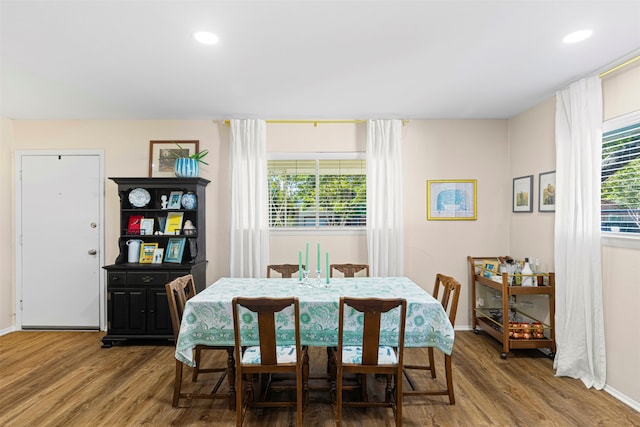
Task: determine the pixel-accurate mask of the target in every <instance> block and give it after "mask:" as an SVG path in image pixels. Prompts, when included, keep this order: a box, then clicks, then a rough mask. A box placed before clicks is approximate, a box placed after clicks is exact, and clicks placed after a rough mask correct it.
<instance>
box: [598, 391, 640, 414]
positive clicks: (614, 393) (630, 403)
mask: <svg viewBox="0 0 640 427" xmlns="http://www.w3.org/2000/svg"><path fill="white" fill-rule="evenodd" d="M604 391H606V392H607V393H609V394H610V395H611V396H613V397H615V398H616V399H618V400H619V401H620V402H622V403H624V404H625V405H627V406H629V407H631V408H632V409H635V410H636V411H637V412H640V402H636V401H635V400H633V399H631V398H630V397H629V396H627V395H626V394H624V393H620V392H619V391H618V390H616V389H615V388H613V387H611V386H609V385H605V386H604Z"/></svg>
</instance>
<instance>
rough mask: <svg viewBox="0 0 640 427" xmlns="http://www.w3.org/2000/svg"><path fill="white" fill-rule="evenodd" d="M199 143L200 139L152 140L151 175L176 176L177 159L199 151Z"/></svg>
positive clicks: (151, 176)
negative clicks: (174, 167) (175, 165)
mask: <svg viewBox="0 0 640 427" xmlns="http://www.w3.org/2000/svg"><path fill="white" fill-rule="evenodd" d="M198 145H199V141H150V143H149V177H150V178H155V177H168V178H171V177H175V176H176V174H175V172H174V170H173V166H174V163H175V162H176V159H177V158H178V157H189V156H190V155H192V154H195V153H197V152H198Z"/></svg>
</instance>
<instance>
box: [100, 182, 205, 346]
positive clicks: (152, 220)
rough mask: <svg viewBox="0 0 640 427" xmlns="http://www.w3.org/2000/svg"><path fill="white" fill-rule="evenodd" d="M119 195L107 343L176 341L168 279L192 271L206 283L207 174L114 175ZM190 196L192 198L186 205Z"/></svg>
mask: <svg viewBox="0 0 640 427" xmlns="http://www.w3.org/2000/svg"><path fill="white" fill-rule="evenodd" d="M110 179H111V180H112V181H114V182H115V183H116V184H117V186H118V196H119V198H120V209H119V224H120V226H119V228H120V231H119V237H118V241H117V244H118V248H119V251H118V255H117V257H116V259H115V262H114V264H112V265H107V266H105V267H104V268H105V269H106V270H107V310H108V311H107V335H105V337H104V338H103V339H102V341H103V347H110V346H111V345H112V344H113V343H114V342H119V341H126V340H131V339H136V340H138V339H167V340H170V339H173V332H172V330H171V320H170V317H169V309H168V305H167V297H166V291H165V288H164V285H165V283H168V282H169V281H171V280H173V279H175V278H176V277H180V276H184V275H186V274H192V275H193V277H194V281H195V285H196V289H197V290H198V291H201V290H203V289H204V288H205V287H206V283H205V281H206V277H205V275H206V264H207V260H206V251H205V249H206V244H205V243H206V241H205V238H206V227H205V225H206V223H205V206H206V203H205V190H206V186H207V184H208V183H209V181H208V180H206V179H203V178H176V177H173V178H110ZM185 196H188V199H189V201H188V202H185V203H182V198H183V197H185Z"/></svg>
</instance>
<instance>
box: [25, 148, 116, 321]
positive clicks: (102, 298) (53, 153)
mask: <svg viewBox="0 0 640 427" xmlns="http://www.w3.org/2000/svg"><path fill="white" fill-rule="evenodd" d="M57 155H62V156H98V165H99V166H98V168H99V169H98V183H99V184H98V185H99V192H98V194H99V197H98V265H101V266H102V265H104V250H105V244H104V240H105V239H104V231H105V230H104V229H105V227H104V204H105V193H104V191H105V190H104V180H105V177H104V150H16V152H15V159H14V162H15V163H14V165H15V177H14V182H15V188H14V193H15V197H16V200H15V202H16V204H15V212H14V218H15V228H14V229H15V242H14V254H15V258H16V264H15V272H16V282H15V297H16V298H15V311H16V326H15V327H16V330H18V331H20V330H22V309H21V300H22V294H23V289H22V287H23V283H22V261H23V260H22V250H21V246H22V244H21V239H22V236H21V234H20V230H22V179H21V178H22V177H21V175H22V158H23V157H27V156H57ZM104 276H105V275H104V273H103V272H98V275H97V277H98V287H99V293H100V298H99V302H98V306H99V310H100V313H99V320H100V325H99V328H100V330H101V331H106V330H107V311H106V292H105V284H104Z"/></svg>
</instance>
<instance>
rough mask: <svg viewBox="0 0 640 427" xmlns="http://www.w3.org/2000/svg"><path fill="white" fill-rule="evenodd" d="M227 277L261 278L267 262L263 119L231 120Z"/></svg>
mask: <svg viewBox="0 0 640 427" xmlns="http://www.w3.org/2000/svg"><path fill="white" fill-rule="evenodd" d="M230 145H231V147H230V157H231V236H230V240H231V248H230V251H231V252H230V254H229V271H230V273H231V277H264V276H265V275H266V269H267V263H268V260H269V226H268V219H267V209H268V207H267V204H268V201H267V138H266V122H265V121H264V120H253V119H246V120H231V144H230Z"/></svg>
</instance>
